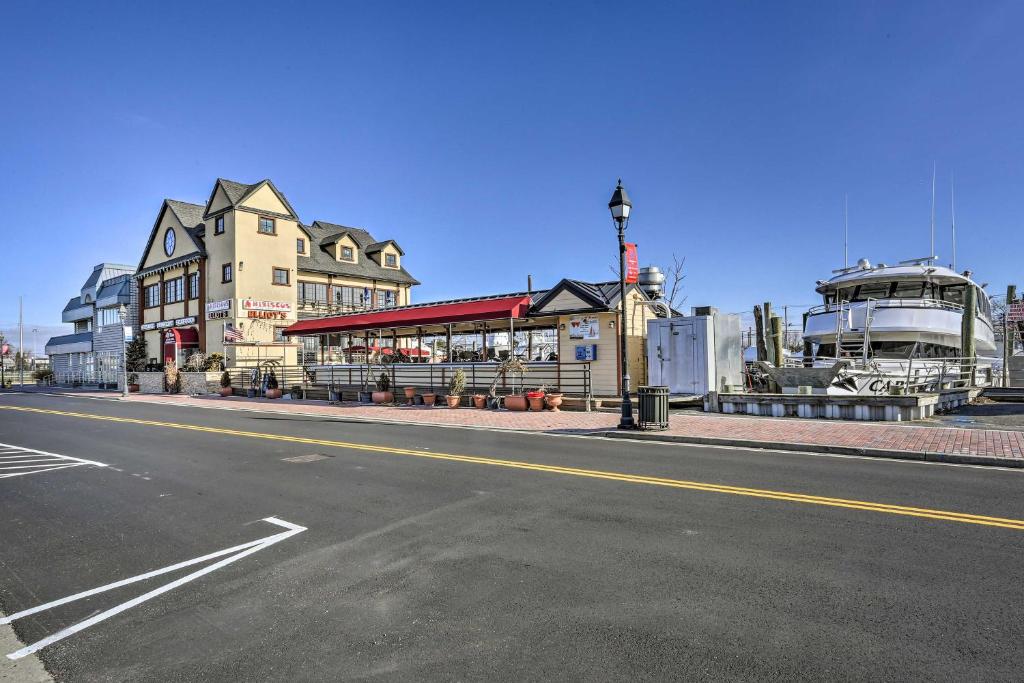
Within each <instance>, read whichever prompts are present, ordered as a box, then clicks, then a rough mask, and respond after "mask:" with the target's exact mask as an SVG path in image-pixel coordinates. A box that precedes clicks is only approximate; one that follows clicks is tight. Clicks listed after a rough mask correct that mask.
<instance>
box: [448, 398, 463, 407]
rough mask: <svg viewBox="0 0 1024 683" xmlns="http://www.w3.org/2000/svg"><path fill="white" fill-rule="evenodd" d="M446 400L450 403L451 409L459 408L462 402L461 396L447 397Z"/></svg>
mask: <svg viewBox="0 0 1024 683" xmlns="http://www.w3.org/2000/svg"><path fill="white" fill-rule="evenodd" d="M444 400H445V401H447V402H448V407H449V408H458V407H459V403H461V402H462V397H461V396H445V397H444Z"/></svg>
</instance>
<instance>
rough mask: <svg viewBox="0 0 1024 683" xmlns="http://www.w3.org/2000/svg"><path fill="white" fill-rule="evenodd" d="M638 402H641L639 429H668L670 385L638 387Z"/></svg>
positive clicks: (637, 424)
mask: <svg viewBox="0 0 1024 683" xmlns="http://www.w3.org/2000/svg"><path fill="white" fill-rule="evenodd" d="M637 403H639V404H640V406H639V407H640V410H639V419H638V420H637V423H636V426H637V429H643V430H647V431H656V430H661V429H668V387H638V388H637Z"/></svg>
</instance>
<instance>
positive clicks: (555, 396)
mask: <svg viewBox="0 0 1024 683" xmlns="http://www.w3.org/2000/svg"><path fill="white" fill-rule="evenodd" d="M562 398H563V395H562V394H561V393H558V392H555V393H550V394H545V396H544V403H545V405H547V407H548V408H550V409H551V412H554V413H557V412H560V411H559V410H558V406H560V405H562Z"/></svg>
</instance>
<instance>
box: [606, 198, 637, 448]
mask: <svg viewBox="0 0 1024 683" xmlns="http://www.w3.org/2000/svg"><path fill="white" fill-rule="evenodd" d="M632 208H633V203H632V202H631V201H629V195H627V194H626V188H624V187H622V178H619V184H618V185H616V186H615V192H614V193H613V194H612V199H611V201H610V202H608V209H609V210H610V211H611V212H612V220H613V221H615V226H616V228H617V229H618V231H619V306H621V307H622V313H621V315H620V317H619V323H620V325H619V346H620V352H621V354H622V417H621V418H619V429H633V428H634V427H635V426H636V425H635V424H634V422H633V403H632V401H630V400H629V359H628V357H627V355H626V329H627V327H626V316H627V315H629V307H628V306H627V305H626V227H627V226H628V225H629V212H630V210H631V209H632Z"/></svg>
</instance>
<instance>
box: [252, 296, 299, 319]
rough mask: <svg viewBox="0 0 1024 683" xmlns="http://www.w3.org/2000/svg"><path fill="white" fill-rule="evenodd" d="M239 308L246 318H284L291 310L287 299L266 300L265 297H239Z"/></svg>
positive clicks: (286, 317)
mask: <svg viewBox="0 0 1024 683" xmlns="http://www.w3.org/2000/svg"><path fill="white" fill-rule="evenodd" d="M239 304H240V308H241V309H242V310H243V311H245V313H246V317H247V318H261V319H263V320H286V319H288V317H289V314H290V313H291V310H292V305H291V303H290V302H288V301H268V300H266V299H240V300H239Z"/></svg>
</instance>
